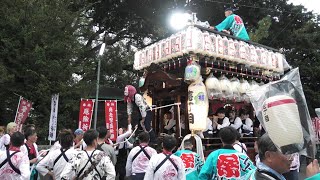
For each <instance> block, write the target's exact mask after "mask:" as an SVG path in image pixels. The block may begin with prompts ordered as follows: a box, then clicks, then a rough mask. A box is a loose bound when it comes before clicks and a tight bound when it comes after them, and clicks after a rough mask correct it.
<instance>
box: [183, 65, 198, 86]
mask: <svg viewBox="0 0 320 180" xmlns="http://www.w3.org/2000/svg"><path fill="white" fill-rule="evenodd" d="M200 68H201V67H200V65H198V64H197V63H196V62H193V63H191V64H189V65H187V66H186V69H185V72H184V80H185V82H188V83H192V82H195V81H196V80H198V79H199V78H200Z"/></svg>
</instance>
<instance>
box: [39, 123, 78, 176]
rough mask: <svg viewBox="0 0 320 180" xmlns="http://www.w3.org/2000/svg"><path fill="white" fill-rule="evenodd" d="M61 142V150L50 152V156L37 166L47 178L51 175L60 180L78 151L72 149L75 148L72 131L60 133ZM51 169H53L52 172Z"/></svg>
mask: <svg viewBox="0 0 320 180" xmlns="http://www.w3.org/2000/svg"><path fill="white" fill-rule="evenodd" d="M59 142H60V145H61V149H55V150H53V151H50V152H49V154H48V155H47V156H46V157H44V158H43V159H42V160H41V161H40V162H39V163H38V165H37V166H36V169H37V171H38V172H39V173H40V174H41V175H43V176H45V175H47V174H48V175H50V176H52V177H53V179H56V180H60V179H61V177H60V174H61V173H62V171H63V169H64V168H65V166H66V164H67V163H68V162H69V160H70V159H71V158H72V157H73V156H74V154H76V153H77V152H78V151H77V150H75V149H74V148H72V146H73V135H72V132H71V131H68V130H66V129H65V130H62V131H61V132H60V133H59ZM51 169H53V170H52V171H51Z"/></svg>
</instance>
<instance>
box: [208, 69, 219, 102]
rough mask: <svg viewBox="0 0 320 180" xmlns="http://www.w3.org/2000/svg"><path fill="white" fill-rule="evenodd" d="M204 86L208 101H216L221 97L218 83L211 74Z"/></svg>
mask: <svg viewBox="0 0 320 180" xmlns="http://www.w3.org/2000/svg"><path fill="white" fill-rule="evenodd" d="M205 85H206V88H207V92H208V98H209V99H218V98H219V97H220V96H221V94H222V92H221V88H220V81H219V80H218V79H217V78H216V77H215V76H214V75H213V74H212V73H211V74H210V75H209V76H208V77H207V79H206V82H205Z"/></svg>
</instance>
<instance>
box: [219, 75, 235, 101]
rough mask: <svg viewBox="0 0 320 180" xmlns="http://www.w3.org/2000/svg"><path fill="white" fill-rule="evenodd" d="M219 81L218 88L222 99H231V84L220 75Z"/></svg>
mask: <svg viewBox="0 0 320 180" xmlns="http://www.w3.org/2000/svg"><path fill="white" fill-rule="evenodd" d="M219 80H220V87H221V91H222V98H226V99H232V98H233V94H232V90H231V83H230V81H229V79H228V78H227V77H226V76H225V75H222V76H221V77H220V78H219Z"/></svg>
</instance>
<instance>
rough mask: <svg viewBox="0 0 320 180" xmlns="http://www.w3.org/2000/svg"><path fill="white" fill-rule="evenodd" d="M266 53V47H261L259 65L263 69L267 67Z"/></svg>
mask: <svg viewBox="0 0 320 180" xmlns="http://www.w3.org/2000/svg"><path fill="white" fill-rule="evenodd" d="M267 53H268V51H267V50H266V49H264V48H262V49H261V61H260V63H261V67H262V68H263V69H267V67H266V66H267V57H268V55H267Z"/></svg>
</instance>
